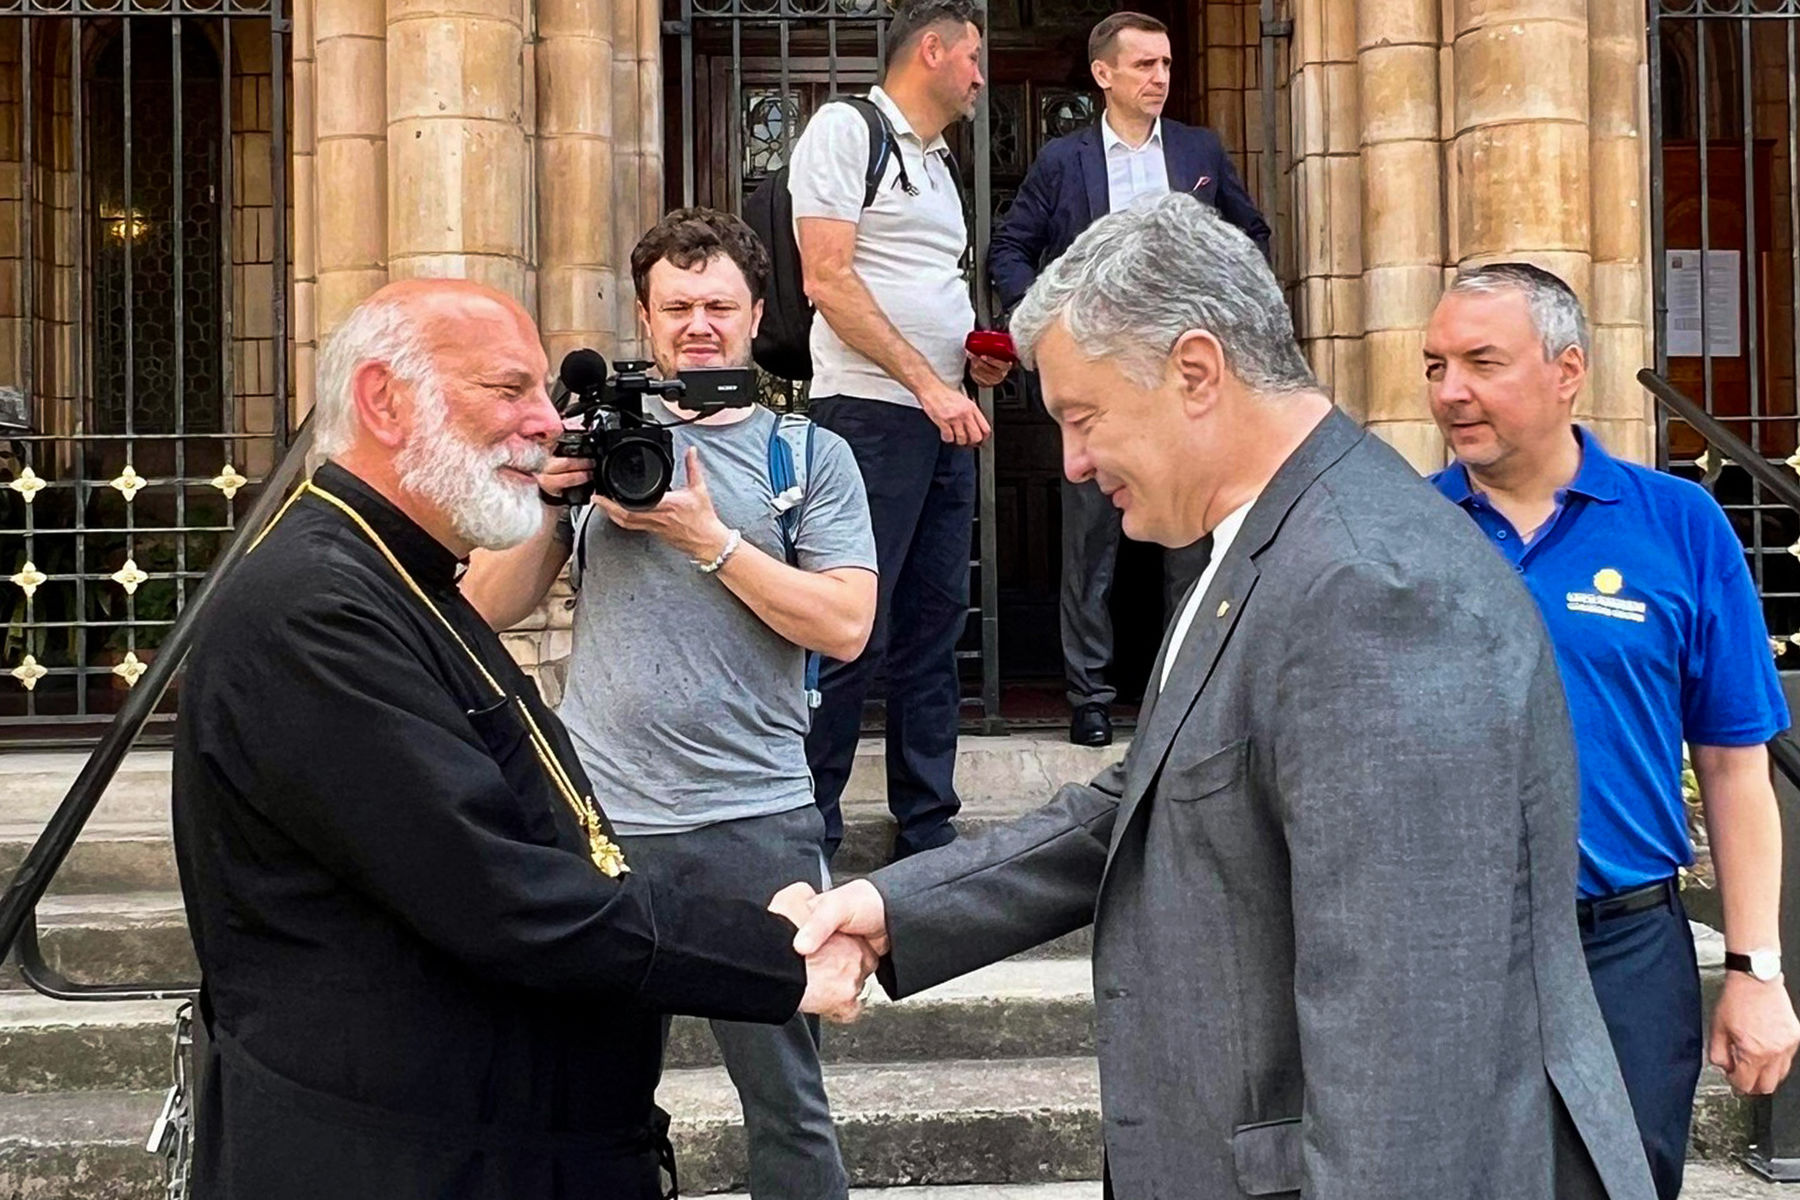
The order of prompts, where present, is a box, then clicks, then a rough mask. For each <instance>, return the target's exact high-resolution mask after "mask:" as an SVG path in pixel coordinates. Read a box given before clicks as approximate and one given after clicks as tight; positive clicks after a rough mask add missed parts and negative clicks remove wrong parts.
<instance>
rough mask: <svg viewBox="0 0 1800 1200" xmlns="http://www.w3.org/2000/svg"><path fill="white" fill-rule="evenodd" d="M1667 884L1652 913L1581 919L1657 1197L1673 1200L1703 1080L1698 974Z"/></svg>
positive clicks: (1677, 905)
mask: <svg viewBox="0 0 1800 1200" xmlns="http://www.w3.org/2000/svg"><path fill="white" fill-rule="evenodd" d="M1666 886H1667V888H1668V902H1667V903H1666V904H1663V905H1661V906H1659V907H1657V908H1653V909H1650V910H1648V911H1646V912H1640V913H1633V914H1631V915H1629V916H1622V917H1614V918H1612V919H1610V920H1597V921H1596V920H1590V919H1583V921H1582V923H1581V948H1582V950H1583V952H1584V953H1585V954H1586V955H1587V964H1588V975H1589V977H1590V978H1592V979H1593V981H1594V998H1595V999H1597V1000H1598V1001H1599V1002H1600V1015H1601V1016H1602V1017H1604V1018H1605V1020H1606V1031H1607V1033H1609V1034H1610V1035H1611V1036H1612V1044H1613V1052H1614V1053H1615V1054H1616V1055H1618V1058H1619V1070H1620V1073H1622V1074H1623V1075H1624V1076H1625V1090H1626V1092H1627V1093H1629V1094H1630V1096H1631V1109H1632V1112H1633V1113H1634V1114H1635V1115H1636V1117H1637V1124H1638V1133H1639V1134H1640V1135H1641V1136H1642V1137H1643V1139H1644V1152H1645V1153H1646V1154H1647V1155H1648V1156H1649V1158H1650V1174H1651V1176H1652V1177H1653V1178H1654V1179H1655V1181H1656V1194H1657V1196H1658V1197H1659V1200H1675V1197H1676V1196H1678V1195H1679V1194H1680V1193H1681V1171H1682V1165H1683V1164H1684V1163H1685V1162H1686V1160H1687V1142H1688V1125H1689V1122H1690V1121H1691V1119H1692V1117H1693V1112H1694V1086H1695V1084H1697V1083H1698V1082H1699V1080H1700V1047H1701V1031H1700V1021H1701V1017H1700V969H1699V967H1698V965H1697V964H1696V962H1695V960H1694V939H1693V935H1692V933H1691V932H1690V931H1689V929H1688V923H1687V914H1686V912H1685V911H1683V909H1682V907H1681V901H1680V899H1679V897H1678V894H1677V891H1676V885H1675V883H1674V881H1672V880H1671V881H1670V882H1669V883H1668V884H1667V885H1666Z"/></svg>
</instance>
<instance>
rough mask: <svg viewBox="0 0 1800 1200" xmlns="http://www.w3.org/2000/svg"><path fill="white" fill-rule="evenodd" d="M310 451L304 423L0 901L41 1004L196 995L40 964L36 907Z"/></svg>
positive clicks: (1, 936)
mask: <svg viewBox="0 0 1800 1200" xmlns="http://www.w3.org/2000/svg"><path fill="white" fill-rule="evenodd" d="M311 445H312V428H311V421H310V419H309V420H308V421H307V422H306V423H305V424H303V425H302V426H301V427H300V431H299V433H298V434H297V435H296V436H295V437H294V439H293V440H292V441H291V442H290V443H289V445H288V448H287V452H286V453H285V454H284V455H283V457H282V459H281V461H280V462H279V463H278V464H277V465H276V466H275V468H274V470H272V471H271V472H270V473H269V475H268V478H267V479H266V480H265V482H264V487H263V491H262V494H261V495H260V496H258V497H257V499H256V503H255V504H254V505H253V506H252V507H251V509H250V512H249V515H248V516H247V517H246V518H245V520H244V522H243V523H242V524H241V525H239V526H238V528H237V532H236V533H234V534H233V535H232V538H231V541H230V543H229V544H228V545H227V546H226V547H225V549H224V550H223V551H222V552H221V553H220V554H219V556H218V558H217V559H215V560H214V562H213V565H212V570H211V571H210V572H209V573H208V574H207V576H206V578H205V580H204V581H203V582H202V583H201V584H200V586H199V587H198V588H197V589H196V590H195V592H194V595H193V596H192V598H190V599H189V600H188V602H187V605H186V607H184V608H183V609H182V610H181V614H180V615H179V616H178V617H176V619H175V624H174V626H173V627H172V628H171V629H170V630H169V635H168V637H167V638H166V639H165V640H164V641H163V645H162V653H160V654H158V655H157V656H156V658H155V659H154V660H153V661H152V662H151V663H150V666H149V669H148V670H146V671H145V672H144V675H143V677H142V678H141V679H139V680H138V683H137V686H136V687H134V688H133V689H132V690H131V692H130V694H129V695H128V696H127V697H126V698H125V704H124V707H122V708H121V709H120V710H119V714H118V716H116V717H114V718H113V721H112V723H111V724H110V725H109V726H107V729H106V733H105V734H104V735H103V736H102V737H101V739H100V744H99V745H97V746H96V747H94V750H93V752H92V753H91V754H89V755H88V760H87V762H86V764H85V765H83V767H82V768H81V772H80V773H79V774H78V775H76V776H75V781H74V782H73V783H71V784H70V785H69V790H68V792H67V793H66V794H65V795H64V796H63V799H62V802H61V803H60V804H59V805H57V808H56V812H55V813H54V814H52V816H51V818H50V821H49V823H48V824H47V825H46V826H45V827H44V832H43V833H42V834H40V835H39V836H38V839H37V841H36V842H34V843H32V847H31V849H30V850H29V851H28V852H27V853H26V855H25V858H24V861H23V862H21V863H20V864H19V869H18V871H17V872H15V873H14V875H13V877H12V879H11V880H10V881H9V882H8V883H7V885H6V891H5V892H4V893H3V894H0V958H4V957H5V955H6V954H7V953H8V952H9V951H14V950H16V951H17V957H18V964H19V973H20V974H21V975H22V976H23V977H24V979H25V981H26V982H27V983H29V984H30V985H31V986H32V987H34V988H36V989H37V990H38V991H40V992H42V993H43V994H44V995H46V996H50V997H53V998H55V999H58V1000H163V999H170V998H176V997H191V996H192V995H193V994H194V993H195V992H197V991H198V989H199V985H198V984H197V983H192V982H173V983H128V984H89V983H77V982H75V981H73V980H70V979H68V978H67V977H66V976H64V975H63V973H62V972H61V971H59V970H57V969H55V968H53V967H51V966H50V965H49V964H48V963H46V962H45V961H44V957H43V954H42V951H41V949H40V947H39V945H38V938H37V905H38V902H39V901H40V900H42V899H43V898H44V892H45V891H46V889H48V888H49V886H50V881H51V879H52V878H53V877H54V876H55V875H56V872H57V869H58V868H60V867H61V866H62V864H63V860H64V859H66V858H67V857H68V855H69V850H70V849H71V848H72V847H73V846H74V845H75V839H76V838H77V837H79V836H80V835H81V831H82V828H83V827H84V826H85V825H86V824H87V821H88V818H89V817H91V816H92V815H93V812H94V807H95V806H96V805H97V804H99V803H100V797H101V796H102V795H104V794H105V792H106V789H107V787H108V786H109V785H110V784H111V783H112V779H113V776H114V775H115V774H116V773H117V772H118V769H119V764H120V763H122V762H124V760H125V755H126V752H127V751H129V750H130V749H131V746H132V743H133V742H135V741H136V740H137V738H138V734H139V733H140V732H142V730H143V728H144V724H145V722H147V721H148V720H149V719H150V715H151V713H152V712H154V711H155V709H156V704H157V701H159V700H160V699H162V695H163V693H164V692H165V691H166V690H168V687H169V685H170V684H171V683H172V682H174V679H175V674H176V672H177V671H179V670H180V669H181V665H182V661H183V660H184V659H185V658H186V657H187V650H188V646H189V644H190V643H191V642H192V641H193V637H194V631H195V629H196V628H197V627H198V625H199V623H200V621H201V619H202V618H203V617H204V616H205V613H206V607H207V603H208V601H209V600H211V598H212V596H213V595H214V594H215V593H216V592H217V591H218V588H219V584H220V582H221V581H222V580H224V579H225V578H226V577H227V576H229V575H230V574H231V572H232V569H233V568H234V567H236V565H237V563H238V562H239V560H240V559H242V558H243V556H244V555H245V553H247V552H248V551H249V549H250V546H251V544H252V542H253V541H254V540H255V538H256V534H257V533H258V532H259V531H260V530H261V529H262V528H263V527H264V526H265V525H267V524H268V523H269V521H270V520H271V519H272V518H273V517H274V515H275V512H276V510H277V509H278V508H279V507H280V506H281V503H282V501H283V500H285V499H286V498H287V495H288V493H289V492H291V491H292V490H293V489H294V488H295V487H296V486H297V485H298V484H299V482H300V478H301V475H302V473H303V472H304V469H305V466H306V455H307V452H308V450H309V448H310V447H311Z"/></svg>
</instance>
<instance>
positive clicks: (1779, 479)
mask: <svg viewBox="0 0 1800 1200" xmlns="http://www.w3.org/2000/svg"><path fill="white" fill-rule="evenodd" d="M1637 378H1638V382H1639V383H1640V384H1642V385H1643V386H1644V389H1645V390H1646V391H1648V392H1649V393H1650V394H1651V395H1653V396H1655V397H1656V398H1657V399H1658V400H1659V401H1661V402H1662V403H1663V405H1664V406H1665V407H1667V408H1668V409H1669V410H1670V411H1671V412H1673V413H1674V414H1675V415H1676V416H1677V417H1680V418H1681V419H1682V420H1683V421H1686V422H1687V423H1688V425H1689V426H1691V427H1692V428H1693V429H1694V431H1695V432H1696V433H1698V434H1699V435H1700V436H1701V437H1703V438H1705V439H1706V441H1707V442H1708V444H1710V445H1711V446H1712V447H1713V448H1714V449H1716V450H1718V451H1719V453H1721V454H1723V455H1724V456H1725V457H1726V458H1729V459H1730V460H1731V461H1732V462H1735V463H1736V464H1737V465H1738V466H1740V467H1742V468H1743V469H1744V470H1745V471H1748V472H1749V473H1750V477H1751V478H1752V479H1754V480H1755V481H1756V482H1757V483H1759V484H1761V485H1762V486H1763V487H1764V488H1765V489H1766V490H1767V491H1768V492H1769V494H1770V495H1772V496H1773V497H1774V498H1775V499H1776V500H1778V501H1780V502H1781V503H1782V504H1785V505H1787V506H1788V507H1789V508H1791V509H1793V510H1794V511H1795V512H1800V481H1796V479H1795V478H1794V477H1793V476H1791V475H1788V474H1785V473H1783V472H1782V471H1779V470H1777V469H1776V467H1775V464H1774V463H1771V462H1770V461H1769V460H1768V459H1767V458H1764V457H1763V456H1762V455H1761V454H1759V453H1757V451H1756V450H1754V449H1753V448H1752V447H1751V446H1750V445H1749V444H1748V443H1746V442H1745V441H1744V440H1743V439H1742V438H1740V437H1738V436H1737V434H1735V433H1733V432H1731V430H1730V429H1728V428H1726V427H1725V424H1724V422H1722V421H1720V420H1719V419H1718V418H1717V417H1715V416H1713V415H1712V414H1711V413H1709V412H1707V411H1706V410H1705V409H1704V408H1702V407H1701V406H1700V405H1698V404H1696V403H1694V401H1693V400H1692V399H1690V398H1689V397H1687V396H1684V395H1683V394H1682V393H1681V392H1679V391H1677V390H1676V389H1675V388H1674V387H1673V386H1672V385H1671V384H1670V383H1669V381H1668V380H1666V379H1664V378H1663V377H1662V376H1661V375H1658V374H1657V373H1656V372H1655V371H1652V370H1649V369H1648V368H1646V369H1645V370H1642V371H1639V372H1638V375H1637ZM1768 750H1769V762H1770V763H1771V764H1773V766H1774V768H1775V770H1776V771H1777V772H1779V773H1780V775H1781V776H1782V778H1784V779H1785V780H1786V781H1787V784H1788V786H1789V787H1791V788H1794V789H1796V790H1800V742H1796V741H1795V740H1794V737H1793V735H1792V734H1791V733H1788V732H1786V731H1783V732H1781V733H1778V734H1776V735H1775V736H1774V737H1773V738H1771V739H1770V740H1769V743H1768ZM1783 825H1784V826H1786V827H1788V833H1789V836H1792V829H1791V825H1792V814H1791V813H1789V814H1785V815H1784V818H1783ZM1781 890H1782V900H1783V904H1782V914H1781V925H1782V933H1783V934H1784V935H1787V936H1784V937H1783V941H1784V942H1787V943H1788V944H1790V945H1791V944H1792V940H1793V939H1792V938H1791V934H1792V933H1793V929H1792V926H1793V924H1794V922H1795V920H1796V915H1795V912H1794V909H1793V907H1792V906H1793V904H1794V903H1795V900H1794V897H1795V896H1796V895H1800V855H1796V854H1784V855H1783V856H1782V889H1781ZM1791 978H1793V976H1790V979H1791ZM1788 986H1789V993H1790V995H1791V994H1793V991H1794V987H1795V985H1794V984H1793V983H1790V984H1789V985H1788ZM1751 1125H1752V1133H1751V1144H1750V1149H1749V1150H1748V1152H1747V1153H1746V1154H1745V1155H1744V1163H1745V1165H1747V1166H1748V1167H1749V1168H1750V1169H1751V1171H1752V1172H1754V1173H1755V1174H1757V1175H1760V1176H1761V1177H1762V1178H1764V1179H1766V1180H1771V1181H1774V1182H1779V1183H1800V1078H1795V1077H1792V1076H1790V1077H1789V1078H1788V1079H1787V1080H1786V1081H1785V1082H1783V1083H1782V1085H1781V1086H1780V1087H1778V1088H1776V1089H1775V1092H1774V1094H1773V1095H1770V1096H1756V1097H1754V1098H1753V1099H1752V1102H1751Z"/></svg>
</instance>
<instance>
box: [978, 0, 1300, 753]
mask: <svg viewBox="0 0 1800 1200" xmlns="http://www.w3.org/2000/svg"><path fill="white" fill-rule="evenodd" d="M1088 61H1089V63H1090V64H1091V66H1092V69H1093V72H1094V82H1095V83H1097V84H1098V85H1099V87H1100V90H1101V92H1103V93H1104V94H1105V96H1106V111H1105V114H1104V115H1103V116H1102V117H1101V119H1100V120H1099V121H1098V122H1096V123H1095V124H1094V125H1092V126H1090V127H1089V128H1087V129H1083V130H1080V131H1078V132H1076V133H1071V134H1068V135H1066V136H1064V137H1060V138H1057V139H1056V140H1055V141H1052V142H1050V143H1049V144H1048V145H1046V146H1045V147H1044V148H1043V150H1042V151H1040V152H1039V153H1038V156H1037V161H1036V162H1034V163H1033V164H1032V166H1031V172H1030V174H1028V175H1027V176H1026V177H1025V182H1024V184H1022V185H1021V186H1020V188H1019V194H1018V196H1017V197H1015V198H1014V200H1013V206H1012V210H1011V211H1010V212H1009V213H1008V214H1007V217H1006V221H1005V223H1004V224H1002V225H1001V227H1000V229H999V231H998V232H997V233H995V234H994V242H993V247H992V249H991V250H990V251H989V253H988V277H989V278H990V279H991V280H992V281H993V285H994V289H995V291H996V293H997V294H998V295H999V297H1000V302H1001V304H1002V305H1004V306H1005V307H1006V308H1007V309H1011V308H1012V306H1013V305H1015V304H1017V303H1018V302H1019V300H1020V298H1021V297H1023V296H1024V295H1025V293H1026V292H1027V291H1028V290H1029V289H1030V288H1031V285H1032V283H1033V281H1035V280H1036V279H1037V276H1038V272H1039V271H1040V270H1042V269H1043V268H1044V267H1046V266H1048V265H1049V264H1050V263H1051V262H1052V261H1053V260H1055V259H1057V258H1060V257H1061V256H1062V253H1063V251H1065V250H1067V249H1068V248H1069V244H1070V243H1071V242H1073V241H1074V240H1075V239H1076V237H1077V236H1079V235H1080V233H1081V231H1082V230H1084V229H1086V228H1087V227H1088V226H1089V225H1091V224H1092V223H1093V222H1094V221H1095V220H1097V219H1099V218H1100V217H1103V216H1105V215H1106V214H1107V213H1109V212H1118V211H1122V210H1124V209H1127V208H1130V207H1131V206H1132V205H1133V204H1135V203H1137V202H1138V201H1139V200H1142V199H1144V198H1146V197H1155V196H1162V195H1166V194H1167V193H1169V192H1185V193H1187V194H1188V195H1191V196H1193V197H1195V198H1196V199H1198V200H1200V201H1202V202H1203V203H1206V204H1210V205H1212V206H1213V207H1214V208H1216V209H1218V211H1219V215H1220V216H1222V217H1224V218H1225V219H1226V220H1227V221H1229V222H1230V223H1231V224H1233V225H1235V226H1237V227H1238V228H1239V229H1241V230H1243V231H1244V232H1245V233H1246V234H1248V235H1249V237H1250V239H1251V240H1252V241H1254V242H1255V243H1256V245H1257V248H1258V249H1260V250H1261V251H1262V252H1263V257H1265V258H1267V257H1268V254H1269V226H1268V224H1267V222H1265V221H1264V220H1263V219H1262V214H1261V213H1259V212H1258V211H1257V210H1256V203H1255V201H1253V200H1251V199H1250V194H1249V193H1248V192H1246V191H1245V190H1244V184H1243V181H1242V180H1241V179H1239V178H1238V173H1237V170H1236V169H1235V168H1234V167H1233V166H1232V165H1231V159H1230V157H1229V156H1227V155H1226V153H1225V147H1224V146H1223V145H1222V144H1221V143H1220V141H1219V135H1218V134H1216V133H1214V132H1213V131H1212V130H1210V129H1202V128H1197V127H1195V126H1192V125H1183V124H1181V123H1180V122H1178V121H1170V120H1166V119H1164V117H1163V115H1162V110H1163V105H1164V104H1165V103H1167V102H1168V99H1169V67H1170V63H1171V61H1172V60H1171V57H1170V51H1169V30H1168V27H1167V26H1166V25H1164V24H1163V23H1162V22H1161V21H1158V20H1157V19H1156V18H1154V17H1148V16H1145V15H1144V14H1143V13H1134V12H1121V13H1114V14H1113V15H1112V16H1110V17H1107V18H1106V19H1105V20H1104V21H1101V22H1100V23H1099V24H1098V25H1096V26H1094V31H1093V32H1092V33H1091V34H1089V35H1088ZM1062 496H1063V555H1062V602H1061V610H1062V642H1063V665H1064V670H1065V672H1066V674H1067V677H1068V684H1069V704H1070V707H1071V708H1072V709H1073V716H1072V717H1071V719H1070V722H1069V740H1070V741H1072V742H1075V743H1076V744H1078V745H1087V746H1104V745H1107V744H1108V743H1110V742H1111V741H1112V700H1113V695H1114V689H1113V686H1112V685H1111V684H1109V683H1108V682H1107V681H1106V667H1107V664H1108V663H1110V662H1111V661H1112V652H1113V630H1112V618H1111V616H1110V615H1109V614H1108V612H1107V597H1108V595H1109V594H1110V593H1111V591H1112V581H1113V565H1114V561H1115V559H1116V558H1117V555H1118V549H1119V512H1118V510H1117V509H1116V508H1114V507H1113V504H1112V502H1111V500H1109V499H1108V498H1107V497H1106V495H1105V494H1103V493H1102V492H1101V491H1100V489H1099V487H1098V486H1097V485H1095V484H1094V483H1092V482H1091V481H1090V482H1087V483H1079V484H1076V483H1070V482H1069V481H1068V480H1066V479H1065V480H1064V481H1063V490H1062ZM1208 547H1209V543H1207V542H1206V541H1205V540H1204V539H1203V540H1202V541H1200V542H1197V543H1195V544H1194V545H1193V546H1189V547H1185V548H1183V549H1179V550H1172V551H1169V552H1168V553H1166V554H1165V555H1164V558H1163V575H1164V585H1165V586H1164V593H1165V594H1164V603H1165V608H1166V611H1173V609H1174V607H1175V602H1176V600H1178V599H1179V598H1180V596H1181V593H1182V592H1183V591H1185V590H1186V589H1187V585H1188V584H1190V583H1192V582H1193V581H1194V579H1196V578H1197V577H1198V576H1199V574H1200V572H1201V570H1202V569H1203V568H1204V567H1205V566H1206V558H1207V554H1208Z"/></svg>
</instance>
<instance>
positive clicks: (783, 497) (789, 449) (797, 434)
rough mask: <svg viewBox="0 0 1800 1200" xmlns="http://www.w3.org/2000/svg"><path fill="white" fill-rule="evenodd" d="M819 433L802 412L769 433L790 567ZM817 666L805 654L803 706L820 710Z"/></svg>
mask: <svg viewBox="0 0 1800 1200" xmlns="http://www.w3.org/2000/svg"><path fill="white" fill-rule="evenodd" d="M817 431H818V426H817V425H814V424H813V423H812V421H811V420H809V419H808V418H807V417H806V415H805V414H804V413H782V414H781V415H780V416H778V417H777V418H776V419H775V427H774V428H773V429H771V430H769V491H770V492H771V493H773V494H772V495H771V497H770V499H769V507H770V508H771V509H773V510H774V512H775V524H776V527H777V528H779V529H780V530H781V552H782V557H783V558H785V559H786V560H787V564H788V566H790V567H798V566H799V565H800V545H799V536H800V517H801V513H802V511H803V509H804V508H805V504H806V486H807V481H808V479H810V478H811V476H812V464H813V435H814V434H815V433H816V432H817ZM819 665H820V658H819V654H818V653H817V652H816V651H812V650H808V651H807V652H806V707H807V708H809V709H812V708H817V707H819V700H820V698H821V697H820V695H819Z"/></svg>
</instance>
